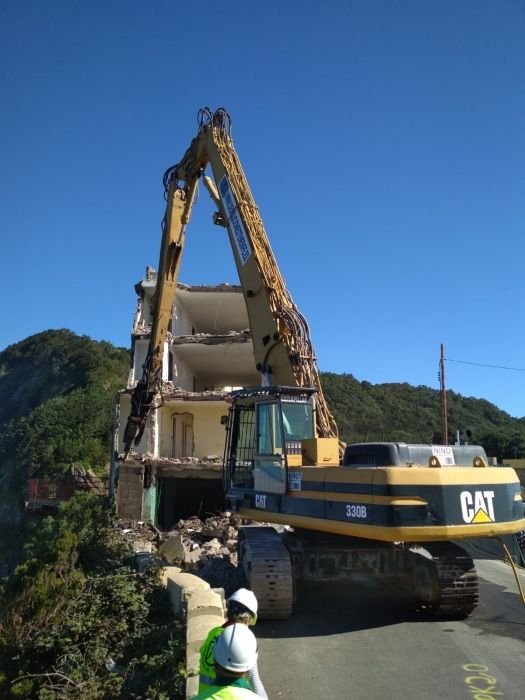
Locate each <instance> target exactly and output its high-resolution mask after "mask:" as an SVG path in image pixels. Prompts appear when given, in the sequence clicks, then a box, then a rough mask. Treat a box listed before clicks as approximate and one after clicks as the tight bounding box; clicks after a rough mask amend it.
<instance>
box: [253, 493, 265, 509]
mask: <svg viewBox="0 0 525 700" xmlns="http://www.w3.org/2000/svg"><path fill="white" fill-rule="evenodd" d="M255 507H256V508H266V494H261V493H256V494H255Z"/></svg>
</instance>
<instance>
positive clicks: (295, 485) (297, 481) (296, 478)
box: [288, 472, 303, 491]
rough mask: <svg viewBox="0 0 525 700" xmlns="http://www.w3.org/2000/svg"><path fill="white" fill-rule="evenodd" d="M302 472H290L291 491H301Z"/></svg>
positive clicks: (289, 484)
mask: <svg viewBox="0 0 525 700" xmlns="http://www.w3.org/2000/svg"><path fill="white" fill-rule="evenodd" d="M302 478H303V475H302V474H301V472H288V488H289V489H290V491H301V479H302Z"/></svg>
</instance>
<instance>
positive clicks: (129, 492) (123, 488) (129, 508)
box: [117, 462, 144, 520]
mask: <svg viewBox="0 0 525 700" xmlns="http://www.w3.org/2000/svg"><path fill="white" fill-rule="evenodd" d="M143 498H144V465H142V464H137V463H136V462H133V463H131V464H126V463H120V464H119V466H118V485H117V513H118V514H119V517H121V518H129V519H130V520H142V519H143V510H144V508H143Z"/></svg>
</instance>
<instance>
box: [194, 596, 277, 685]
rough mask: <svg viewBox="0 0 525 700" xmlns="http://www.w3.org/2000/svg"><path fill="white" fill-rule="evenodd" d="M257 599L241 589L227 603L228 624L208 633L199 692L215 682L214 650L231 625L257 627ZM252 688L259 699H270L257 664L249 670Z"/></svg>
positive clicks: (201, 656) (201, 661) (201, 667)
mask: <svg viewBox="0 0 525 700" xmlns="http://www.w3.org/2000/svg"><path fill="white" fill-rule="evenodd" d="M258 607H259V606H258V604H257V598H256V597H255V594H254V593H253V591H249V590H248V589H247V588H239V590H237V591H235V593H233V594H232V595H231V596H230V597H229V598H228V600H227V601H226V622H225V623H224V624H223V625H222V626H219V627H214V628H213V629H211V630H210V632H209V633H208V636H207V637H206V641H205V642H204V644H203V645H202V647H201V649H200V664H199V692H203V691H204V690H206V689H207V688H208V687H209V686H211V685H213V684H214V682H215V664H214V657H213V650H214V647H215V644H216V642H217V639H218V638H219V637H220V636H221V635H222V633H223V632H224V630H225V629H227V628H228V627H229V626H230V625H233V624H236V623H241V624H244V625H247V626H249V625H255V623H256V622H257V610H258ZM248 671H249V672H248V680H249V682H250V688H251V689H252V690H253V691H254V693H255V694H256V695H257V696H258V697H259V698H265V699H266V698H268V696H267V694H266V690H265V689H264V685H263V683H262V681H261V679H260V677H259V669H258V668H257V662H255V664H254V665H253V667H252V668H250V669H248Z"/></svg>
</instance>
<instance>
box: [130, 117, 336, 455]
mask: <svg viewBox="0 0 525 700" xmlns="http://www.w3.org/2000/svg"><path fill="white" fill-rule="evenodd" d="M208 164H209V165H211V169H212V172H213V180H212V179H211V178H209V177H204V182H205V185H206V187H207V189H208V190H209V192H210V194H211V196H212V199H213V200H214V201H215V204H216V205H217V208H218V210H219V211H218V215H216V223H220V224H222V225H224V226H225V227H226V228H227V230H228V236H229V239H230V244H231V247H232V250H233V254H234V259H235V264H236V266H237V271H238V273H239V279H240V282H241V286H242V290H243V293H244V298H245V301H246V307H247V310H248V318H249V322H250V328H251V332H252V339H253V348H254V354H255V362H256V367H257V369H258V371H260V372H261V374H262V375H263V377H264V380H265V382H267V383H271V384H275V385H283V386H304V387H314V388H316V389H317V390H318V391H317V393H316V394H315V399H314V400H315V403H316V421H317V433H318V435H319V436H320V437H337V434H338V433H337V425H336V423H335V420H334V418H333V416H332V415H331V413H330V411H329V409H328V406H327V405H326V401H325V398H324V395H323V393H322V389H321V383H320V379H319V371H318V369H317V363H316V358H315V354H314V350H313V346H312V342H311V339H310V329H309V327H308V323H307V321H306V319H305V318H304V316H302V314H301V313H300V312H299V310H298V309H297V307H296V305H295V303H294V302H293V300H292V298H291V296H290V294H289V292H288V290H287V289H286V286H285V283H284V280H283V278H282V275H281V273H280V271H279V268H278V266H277V263H276V261H275V257H274V254H273V252H272V249H271V246H270V242H269V240H268V236H267V234H266V231H265V229H264V225H263V222H262V219H261V216H260V214H259V209H258V207H257V205H256V204H255V201H254V199H253V196H252V193H251V191H250V188H249V185H248V182H247V180H246V176H245V175H244V172H243V169H242V166H241V163H240V161H239V158H238V156H237V153H236V151H235V148H234V146H233V141H232V139H231V135H230V118H229V115H228V114H227V113H226V112H225V111H224V110H223V109H219V110H217V111H216V112H214V113H212V112H211V111H210V110H209V109H203V110H201V111H200V112H199V131H198V134H197V136H196V137H195V138H194V139H193V141H192V143H191V145H190V147H189V148H188V150H187V151H186V153H185V154H184V157H183V158H182V160H181V161H180V162H179V163H178V164H176V165H174V166H173V167H172V168H170V169H169V170H168V171H167V172H166V175H165V187H166V189H167V192H168V196H167V201H168V204H167V207H166V214H165V217H164V225H163V238H162V246H161V255H160V264H159V273H158V281H157V292H156V295H157V296H156V305H155V309H154V325H153V330H152V335H151V341H150V346H149V353H148V358H147V361H146V363H145V369H144V376H143V378H142V379H141V380H140V382H139V383H138V384H137V387H136V389H135V390H134V392H133V394H132V410H131V415H130V418H129V419H128V424H127V426H126V430H125V434H124V442H125V449H126V452H129V450H130V449H131V447H132V446H133V444H134V443H136V442H138V440H139V439H140V437H141V435H142V433H143V431H144V425H145V421H146V417H147V415H148V412H149V410H150V407H151V405H152V401H153V399H154V397H155V393H156V391H157V388H158V384H159V377H160V369H161V362H162V345H163V342H164V340H165V337H166V333H167V329H168V325H169V322H170V320H171V316H172V309H173V300H174V296H175V289H176V285H177V274H178V269H179V266H180V259H181V254H182V250H183V245H184V235H185V229H186V224H187V223H188V221H189V218H190V214H191V207H192V205H193V200H194V196H195V192H196V187H197V183H198V180H199V178H200V177H201V176H202V175H203V174H204V170H205V168H206V167H207V165H208Z"/></svg>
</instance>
